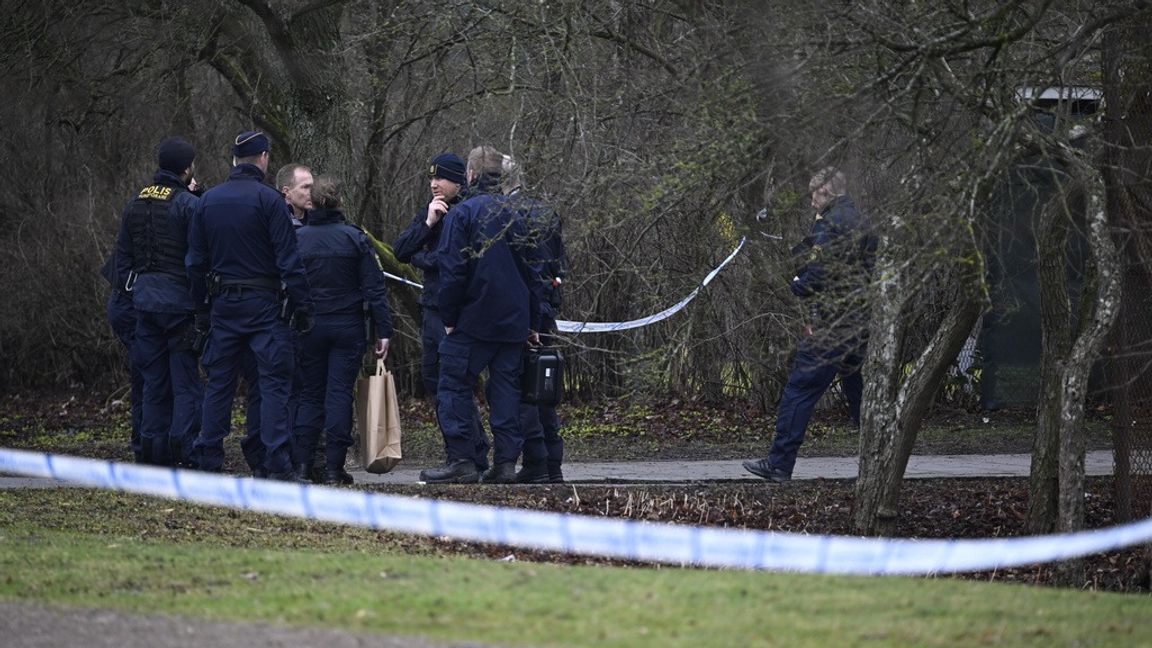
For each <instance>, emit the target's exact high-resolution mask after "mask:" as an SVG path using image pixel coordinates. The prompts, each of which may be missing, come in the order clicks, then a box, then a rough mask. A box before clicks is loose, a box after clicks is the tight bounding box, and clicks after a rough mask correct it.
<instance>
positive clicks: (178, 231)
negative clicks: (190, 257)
mask: <svg viewBox="0 0 1152 648" xmlns="http://www.w3.org/2000/svg"><path fill="white" fill-rule="evenodd" d="M194 159H195V151H194V150H193V148H192V145H191V144H189V143H188V142H186V141H184V140H182V139H180V138H176V137H171V138H168V139H166V140H164V141H163V142H161V143H160V146H159V148H158V150H157V161H158V165H159V169H158V170H157V171H156V173H155V175H153V177H152V184H150V185H148V186H146V187H144V188H143V189H141V190H140V193H139V194H138V195H137V196H136V198H134V199H133V200H132V201H130V202H129V203H128V205H127V206H126V207H125V208H124V217H123V219H122V220H121V223H120V234H119V236H118V237H117V240H116V274H117V277H118V280H117V281H118V282H119V280H120V279H123V280H124V282H125V283H124V285H125V287H126V288H127V289H128V290H130V291H131V292H132V304H133V306H134V307H135V309H136V335H135V339H134V340H133V342H132V354H133V359H134V361H135V363H136V365H137V366H138V367H139V369H140V373H141V375H142V376H143V378H144V408H143V413H142V419H141V425H140V447H141V461H142V462H143V463H151V464H156V465H161V466H169V465H182V464H184V463H185V461H186V460H187V458H188V457H187V456H188V453H189V451H190V450H191V447H192V442H193V440H194V439H195V438H196V434H197V433H198V432H199V430H200V401H201V398H202V396H203V391H202V386H201V384H200V371H199V368H198V366H197V360H196V354H195V353H194V352H193V349H192V338H193V330H192V324H193V314H194V312H195V307H194V305H193V302H192V296H191V294H190V292H189V286H188V276H187V274H186V272H185V269H184V257H185V254H186V253H187V251H188V226H189V223H190V222H191V219H192V212H193V210H194V209H195V207H196V204H197V202H198V199H197V198H196V197H195V196H193V195H192V194H191V193H190V192H189V191H188V184H189V183H190V182H191V181H192V173H193V163H194Z"/></svg>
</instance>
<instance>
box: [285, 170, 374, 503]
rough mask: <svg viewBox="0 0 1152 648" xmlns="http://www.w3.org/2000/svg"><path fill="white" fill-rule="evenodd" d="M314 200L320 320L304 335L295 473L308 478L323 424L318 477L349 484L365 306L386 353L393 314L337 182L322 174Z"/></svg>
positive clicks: (308, 252) (308, 235) (310, 228)
mask: <svg viewBox="0 0 1152 648" xmlns="http://www.w3.org/2000/svg"><path fill="white" fill-rule="evenodd" d="M311 201H312V204H313V209H312V211H311V212H309V214H308V224H307V225H305V226H304V227H302V228H300V230H299V232H298V233H297V235H298V237H299V245H300V256H301V258H302V259H303V260H304V266H305V268H306V269H307V272H308V285H309V286H310V287H311V289H312V300H313V303H314V304H315V309H316V322H315V325H314V326H313V328H312V331H311V332H309V333H308V334H306V335H303V336H301V339H300V342H301V345H300V361H301V365H300V367H301V373H302V375H303V393H302V394H301V401H300V410H299V412H298V415H297V416H298V418H297V421H296V429H295V432H294V434H295V437H296V439H295V440H296V444H295V446H296V452H297V461H296V470H297V473H296V474H297V477H298V478H300V479H301V480H303V479H306V478H307V473H308V470H309V468H310V466H311V461H312V456H313V453H314V451H315V447H316V441H317V438H318V437H319V436H320V430H321V425H322V426H323V431H324V437H325V444H324V446H325V463H324V471H323V474H322V476H321V479H320V482H321V483H324V484H351V483H352V475H349V474H348V472H347V471H345V470H344V462H345V460H346V458H347V454H348V448H349V447H351V446H352V391H353V389H354V388H355V387H356V375H357V374H358V373H359V372H360V362H361V360H362V358H363V356H364V349H365V346H366V344H367V341H366V336H365V314H366V313H368V314H370V316H371V317H370V324H369V325H370V327H371V329H370V333H371V336H372V339H373V342H374V345H375V352H376V356H377V357H378V358H381V359H383V358H384V357H386V356H387V354H388V340H389V338H391V337H392V316H391V313H390V311H389V308H388V292H387V290H386V289H385V287H384V275H383V273H382V272H381V269H380V261H379V260H378V259H377V258H376V253H375V251H374V250H373V249H372V245H371V243H369V241H368V237H367V236H365V235H364V232H363V231H361V230H360V229H358V228H356V227H354V226H352V225H349V224H348V223H347V222H345V218H344V212H343V211H342V210H341V209H340V205H341V200H340V188H339V185H338V184H337V183H336V181H335V180H332V179H330V178H324V177H321V178H319V179H317V180H316V183H315V184H314V185H313V187H312V193H311Z"/></svg>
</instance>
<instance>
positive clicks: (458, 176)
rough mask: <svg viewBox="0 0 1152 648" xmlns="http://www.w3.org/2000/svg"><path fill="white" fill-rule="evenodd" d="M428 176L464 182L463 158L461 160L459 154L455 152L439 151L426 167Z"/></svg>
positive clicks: (459, 182) (460, 183) (461, 183)
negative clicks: (428, 166) (430, 164)
mask: <svg viewBox="0 0 1152 648" xmlns="http://www.w3.org/2000/svg"><path fill="white" fill-rule="evenodd" d="M428 177H429V178H444V179H445V180H448V181H449V182H455V183H456V184H458V185H463V184H465V180H464V160H461V159H460V156H459V155H456V154H455V153H441V154H440V155H437V156H436V157H435V158H434V159H433V160H432V166H431V167H430V168H429V169H428Z"/></svg>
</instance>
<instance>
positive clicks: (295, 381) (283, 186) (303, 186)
mask: <svg viewBox="0 0 1152 648" xmlns="http://www.w3.org/2000/svg"><path fill="white" fill-rule="evenodd" d="M312 180H313V179H312V170H311V169H309V168H308V167H307V166H305V165H303V164H299V163H296V162H292V163H289V164H285V165H284V166H282V167H280V170H279V171H277V172H276V187H277V188H279V190H280V193H281V194H283V195H284V202H285V203H286V204H287V205H288V211H289V213H290V214H291V215H292V227H293V229H295V230H299V229H300V228H301V227H302V226H303V225H304V221H306V220H307V219H308V210H309V209H311V208H312V196H311V193H312ZM293 349H294V351H295V353H296V358H297V361H296V370H295V371H293V372H292V390H291V392H289V395H288V430H289V432H291V431H292V430H293V429H295V427H296V409H297V406H298V404H299V402H300V391H301V385H302V383H301V379H300V362H299V356H300V353H299V351H300V350H299V343H298V339H297V338H296V337H295V336H293ZM240 371H241V374H242V375H243V376H244V384H245V386H246V388H247V395H248V402H247V407H246V415H247V420H246V421H245V427H246V433H245V435H244V438H243V439H241V441H240V448H241V450H242V451H243V453H244V460H245V462H247V464H248V467H249V468H251V470H252V475H253V476H254V477H264V476H266V475H265V474H264V456H265V455H264V444H263V443H262V442H261V441H260V384H259V383H260V381H259V375H260V372H259V371H257V369H256V357H255V356H254V355H252V352H251V351H248V352H245V353H244V355H243V356H242V357H241V360H240ZM318 450H320V448H318ZM293 455H295V451H293ZM323 460H324V457H323V454H321V455H320V457H319V465H320V466H323ZM322 471H323V468H319V469H317V468H315V466H314V467H313V470H312V471H310V474H309V477H310V478H313V480H314V481H319V480H320V476H321V473H322Z"/></svg>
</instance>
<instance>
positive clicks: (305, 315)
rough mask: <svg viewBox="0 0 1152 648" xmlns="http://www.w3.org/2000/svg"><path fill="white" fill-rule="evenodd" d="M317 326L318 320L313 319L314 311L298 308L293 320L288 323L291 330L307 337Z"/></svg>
mask: <svg viewBox="0 0 1152 648" xmlns="http://www.w3.org/2000/svg"><path fill="white" fill-rule="evenodd" d="M315 325H316V318H315V317H313V315H312V311H310V310H308V309H304V308H297V309H296V312H295V313H293V314H292V320H291V321H290V322H288V326H289V328H291V329H292V330H293V331H296V332H297V333H299V334H300V335H307V334H308V333H309V332H310V331H311V330H312V327H313V326H315Z"/></svg>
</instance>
